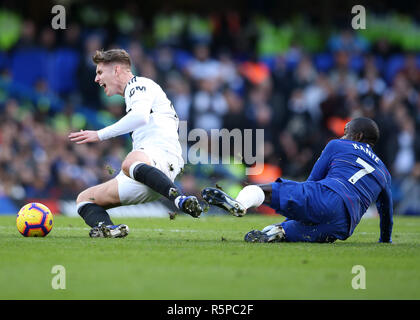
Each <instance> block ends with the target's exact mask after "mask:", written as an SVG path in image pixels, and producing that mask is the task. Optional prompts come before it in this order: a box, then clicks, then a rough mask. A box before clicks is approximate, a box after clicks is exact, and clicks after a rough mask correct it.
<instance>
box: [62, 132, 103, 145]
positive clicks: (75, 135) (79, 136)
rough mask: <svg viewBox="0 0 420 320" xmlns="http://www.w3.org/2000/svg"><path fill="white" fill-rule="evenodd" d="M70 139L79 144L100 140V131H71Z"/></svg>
mask: <svg viewBox="0 0 420 320" xmlns="http://www.w3.org/2000/svg"><path fill="white" fill-rule="evenodd" d="M69 139H70V141H72V142H76V143H77V144H82V143H88V142H97V141H100V139H99V136H98V132H97V131H92V130H80V131H79V132H71V133H70V134H69Z"/></svg>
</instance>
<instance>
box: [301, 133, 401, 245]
mask: <svg viewBox="0 0 420 320" xmlns="http://www.w3.org/2000/svg"><path fill="white" fill-rule="evenodd" d="M308 181H319V182H320V183H322V184H323V185H325V186H327V187H328V188H330V189H332V190H334V191H335V192H337V193H338V194H339V195H340V196H341V197H342V199H343V200H344V203H345V205H346V208H347V211H348V213H349V215H350V230H349V232H350V234H349V236H350V235H351V234H352V233H353V231H354V229H355V228H356V226H357V224H358V223H359V222H360V219H361V218H362V216H363V215H364V214H365V212H366V210H367V209H368V207H369V206H370V205H371V204H372V203H376V205H377V208H378V213H379V216H380V229H381V235H380V241H381V242H388V241H391V233H392V225H393V220H392V216H393V204H392V194H391V175H390V174H389V172H388V170H387V168H386V167H385V165H384V163H383V162H382V161H381V160H380V159H379V157H378V156H377V155H376V154H375V153H374V152H373V150H372V148H371V147H370V145H369V144H366V143H362V142H356V141H350V140H346V139H335V140H332V141H330V142H329V143H328V144H327V146H326V147H325V149H324V150H323V151H322V154H321V156H320V157H319V159H318V161H317V162H316V163H315V165H314V167H313V169H312V172H311V174H310V176H309V178H308Z"/></svg>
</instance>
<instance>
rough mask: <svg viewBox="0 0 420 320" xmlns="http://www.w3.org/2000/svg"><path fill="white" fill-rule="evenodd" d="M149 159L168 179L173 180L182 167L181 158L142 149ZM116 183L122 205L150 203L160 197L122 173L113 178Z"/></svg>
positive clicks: (159, 151)
mask: <svg viewBox="0 0 420 320" xmlns="http://www.w3.org/2000/svg"><path fill="white" fill-rule="evenodd" d="M141 151H143V152H144V153H146V154H147V155H148V156H149V158H150V159H151V162H152V163H151V165H152V166H153V167H155V168H157V169H159V170H160V171H162V172H163V173H164V174H165V175H166V176H167V177H169V179H171V180H172V181H174V180H175V178H176V176H177V175H178V174H179V173H180V171H181V169H182V168H183V166H184V160H183V159H182V157H177V156H175V155H172V154H170V153H167V152H165V151H162V150H158V149H151V148H148V149H143V150H141ZM115 178H116V179H117V181H118V194H119V196H120V201H121V204H122V205H131V204H138V203H145V202H151V201H155V200H157V199H159V198H160V197H161V195H160V194H159V193H157V192H155V191H153V190H152V189H150V188H149V187H148V186H146V185H144V184H143V183H140V182H138V181H136V180H134V179H131V178H130V177H128V176H126V175H125V174H124V172H123V171H120V172H119V174H118V175H117V176H116V177H115Z"/></svg>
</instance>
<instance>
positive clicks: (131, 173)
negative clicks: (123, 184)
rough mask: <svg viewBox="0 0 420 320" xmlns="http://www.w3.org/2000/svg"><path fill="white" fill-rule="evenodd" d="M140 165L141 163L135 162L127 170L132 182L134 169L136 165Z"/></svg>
mask: <svg viewBox="0 0 420 320" xmlns="http://www.w3.org/2000/svg"><path fill="white" fill-rule="evenodd" d="M140 163H142V162H140V161H136V162H134V163H133V164H132V165H131V166H130V169H129V170H128V171H129V175H130V178H131V179H133V180H136V179H135V178H134V168H135V167H136V166H137V165H138V164H140Z"/></svg>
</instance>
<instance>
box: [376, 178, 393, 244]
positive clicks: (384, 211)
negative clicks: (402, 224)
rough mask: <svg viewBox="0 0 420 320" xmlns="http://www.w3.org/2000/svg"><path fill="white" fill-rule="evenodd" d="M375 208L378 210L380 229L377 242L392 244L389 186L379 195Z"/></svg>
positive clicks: (391, 208) (391, 212) (391, 211)
mask: <svg viewBox="0 0 420 320" xmlns="http://www.w3.org/2000/svg"><path fill="white" fill-rule="evenodd" d="M376 207H377V208H378V213H379V219H380V229H381V236H380V238H379V242H392V238H391V234H392V226H393V224H394V222H393V219H392V216H393V203H392V194H391V188H390V186H386V187H385V188H384V189H383V190H382V192H381V193H380V194H379V197H378V200H377V201H376Z"/></svg>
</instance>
